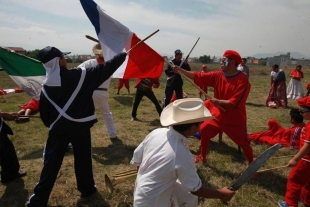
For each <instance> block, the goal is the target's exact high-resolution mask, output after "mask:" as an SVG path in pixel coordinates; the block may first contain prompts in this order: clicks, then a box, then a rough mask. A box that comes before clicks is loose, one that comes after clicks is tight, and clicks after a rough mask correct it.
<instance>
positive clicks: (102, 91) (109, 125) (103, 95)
mask: <svg viewBox="0 0 310 207" xmlns="http://www.w3.org/2000/svg"><path fill="white" fill-rule="evenodd" d="M93 53H94V54H95V55H96V59H90V60H87V61H85V62H83V63H82V64H81V65H79V66H78V68H81V67H85V68H92V67H96V66H97V65H98V64H103V63H104V57H103V55H102V49H101V45H100V44H99V43H98V44H95V45H94V46H93ZM110 82H111V77H110V78H109V79H107V80H106V81H105V82H103V83H102V84H101V85H100V86H99V88H97V89H96V90H95V91H94V93H93V101H94V104H95V107H96V108H98V109H100V111H101V114H102V117H103V121H104V125H105V128H106V130H107V132H108V134H109V136H110V139H111V141H114V140H117V134H116V127H115V124H114V120H113V116H112V113H111V111H110V107H109V103H108V100H109V92H108V89H109V87H110Z"/></svg>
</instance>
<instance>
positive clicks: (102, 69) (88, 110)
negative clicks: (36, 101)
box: [40, 53, 126, 135]
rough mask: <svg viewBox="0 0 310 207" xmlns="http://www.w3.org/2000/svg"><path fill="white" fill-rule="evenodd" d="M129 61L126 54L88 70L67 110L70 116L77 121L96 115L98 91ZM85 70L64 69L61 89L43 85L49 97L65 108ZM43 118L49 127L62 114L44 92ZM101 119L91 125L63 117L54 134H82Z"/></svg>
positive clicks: (42, 98) (61, 72) (41, 97)
mask: <svg viewBox="0 0 310 207" xmlns="http://www.w3.org/2000/svg"><path fill="white" fill-rule="evenodd" d="M125 58H126V53H121V54H119V55H117V56H115V57H114V58H113V59H111V60H110V61H107V62H106V63H105V64H98V65H97V66H96V67H93V68H87V69H86V75H85V79H84V82H83V84H82V86H81V88H80V91H79V92H78V93H77V95H76V97H75V99H74V100H73V102H72V104H71V105H70V106H69V108H68V109H67V110H66V114H67V115H68V116H70V117H72V118H74V119H80V118H85V117H89V116H91V115H93V114H94V111H95V108H94V103H93V99H92V95H93V92H94V90H96V89H97V88H98V87H99V86H100V85H101V84H102V83H103V82H104V81H106V80H107V79H108V78H109V77H110V76H111V75H112V74H113V73H114V72H115V70H116V69H117V68H118V67H119V66H121V65H122V63H123V62H124V60H125ZM81 73H82V70H81V69H80V68H76V69H71V70H68V69H66V68H63V67H61V68H60V77H61V86H59V87H52V86H46V85H43V87H44V89H45V91H46V93H47V95H48V96H49V98H50V99H52V100H53V101H54V102H55V103H56V104H57V105H58V106H59V107H60V108H63V107H64V106H65V104H66V103H67V102H68V100H69V99H70V97H71V95H72V94H73V92H74V90H75V89H76V87H77V85H78V83H79V80H80V77H81ZM40 115H41V119H42V121H43V123H44V125H45V126H47V127H50V125H51V124H52V123H53V122H54V121H55V120H56V119H57V117H58V115H59V113H58V111H57V110H56V109H55V107H54V106H53V105H52V104H51V103H50V102H49V100H48V99H47V98H46V97H45V95H44V94H43V92H42V93H41V96H40ZM96 122H97V119H94V120H91V121H87V122H75V121H70V120H68V119H66V118H64V117H63V116H61V118H59V120H58V121H57V122H56V123H55V124H54V126H53V128H52V129H51V130H50V133H52V134H56V135H57V134H70V135H73V134H78V133H80V132H82V131H83V130H85V129H87V128H90V127H92V126H93V124H94V123H96Z"/></svg>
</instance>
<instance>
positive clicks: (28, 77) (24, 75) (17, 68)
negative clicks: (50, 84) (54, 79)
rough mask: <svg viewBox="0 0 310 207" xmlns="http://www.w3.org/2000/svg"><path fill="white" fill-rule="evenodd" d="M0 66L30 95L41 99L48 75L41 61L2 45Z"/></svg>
mask: <svg viewBox="0 0 310 207" xmlns="http://www.w3.org/2000/svg"><path fill="white" fill-rule="evenodd" d="M0 66H1V67H2V68H3V69H4V71H5V72H6V73H7V74H8V75H9V76H10V77H11V78H12V79H13V81H14V82H15V83H16V84H17V85H18V86H19V87H20V88H22V89H23V91H25V92H26V93H27V94H28V95H29V96H31V97H32V98H34V99H36V100H39V99H40V93H41V87H42V82H43V80H44V79H45V76H46V71H45V68H44V66H43V65H42V63H41V62H40V61H38V60H36V59H33V58H30V57H27V56H25V55H20V54H17V53H15V52H13V51H10V50H9V49H7V48H3V47H0ZM2 87H4V86H2Z"/></svg>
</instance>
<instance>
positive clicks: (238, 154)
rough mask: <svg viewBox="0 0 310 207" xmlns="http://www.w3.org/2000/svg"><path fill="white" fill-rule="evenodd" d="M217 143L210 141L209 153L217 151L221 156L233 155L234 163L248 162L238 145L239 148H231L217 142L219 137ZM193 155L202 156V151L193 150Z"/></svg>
mask: <svg viewBox="0 0 310 207" xmlns="http://www.w3.org/2000/svg"><path fill="white" fill-rule="evenodd" d="M215 140H216V141H212V140H210V145H209V149H208V152H210V151H216V152H217V153H219V154H223V155H231V159H232V161H234V162H239V163H244V161H245V160H246V159H245V157H244V155H243V152H242V150H241V151H239V149H238V146H237V145H236V147H237V148H235V147H231V146H229V145H227V144H226V143H225V142H222V143H218V141H217V136H215ZM191 153H192V154H195V155H199V154H200V149H198V150H197V151H196V152H195V151H192V150H191ZM207 160H208V154H207Z"/></svg>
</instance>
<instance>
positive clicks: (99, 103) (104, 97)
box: [93, 90, 116, 138]
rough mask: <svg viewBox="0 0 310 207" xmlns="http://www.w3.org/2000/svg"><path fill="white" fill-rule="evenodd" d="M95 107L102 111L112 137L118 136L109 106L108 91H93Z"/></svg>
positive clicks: (106, 126)
mask: <svg viewBox="0 0 310 207" xmlns="http://www.w3.org/2000/svg"><path fill="white" fill-rule="evenodd" d="M93 100H94V104H95V107H96V108H98V109H99V110H100V111H101V114H102V117H103V121H104V125H105V128H106V130H107V132H108V134H109V136H110V137H111V138H115V137H116V127H115V125H114V121H113V116H112V113H111V111H110V107H109V103H108V100H109V93H108V92H107V91H100V90H95V91H94V93H93Z"/></svg>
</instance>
